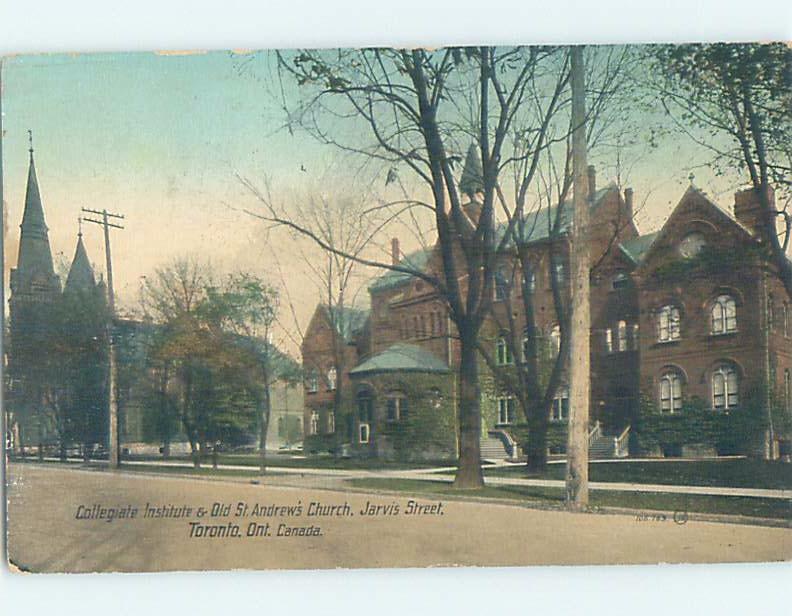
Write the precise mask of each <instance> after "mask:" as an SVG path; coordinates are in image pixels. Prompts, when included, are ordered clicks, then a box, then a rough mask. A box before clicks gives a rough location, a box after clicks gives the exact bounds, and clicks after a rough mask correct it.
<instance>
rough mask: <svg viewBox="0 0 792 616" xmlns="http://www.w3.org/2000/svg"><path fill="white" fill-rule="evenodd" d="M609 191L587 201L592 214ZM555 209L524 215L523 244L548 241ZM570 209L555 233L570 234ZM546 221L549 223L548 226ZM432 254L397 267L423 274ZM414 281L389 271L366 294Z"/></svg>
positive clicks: (418, 255) (420, 253)
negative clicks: (524, 242)
mask: <svg viewBox="0 0 792 616" xmlns="http://www.w3.org/2000/svg"><path fill="white" fill-rule="evenodd" d="M612 190H616V191H618V187H617V186H616V184H614V183H613V182H611V183H610V184H608V185H607V186H605V187H603V188H600V189H599V190H597V191H596V192H595V193H594V198H593V199H592V200H591V209H592V210H595V209H596V208H597V207H599V205H600V204H601V203H602V200H603V198H604V197H605V195H607V194H608V193H609V192H611V191H612ZM557 210H558V208H557V207H550V208H546V209H542V210H538V211H536V212H532V213H531V214H528V215H526V217H525V225H524V227H523V229H524V240H525V241H526V243H528V244H532V243H534V242H540V241H542V240H546V239H548V238H549V237H550V224H552V223H554V222H555V217H556V211H557ZM573 214H574V208H573V206H572V202H571V201H566V202H564V209H563V211H562V213H561V228H560V229H559V233H560V234H561V235H564V234H565V233H567V232H568V231H569V230H570V225H571V222H572V219H573ZM548 221H549V222H548ZM506 227H507V225H506V224H505V223H501V224H499V225H498V226H497V229H496V231H495V233H496V237H497V238H498V240H500V239H502V238H503V234H504V233H505V232H506ZM431 254H432V249H431V248H426V249H422V250H418V251H416V252H413V253H411V254H409V255H407V256H406V257H404V258H403V259H402V260H401V262H400V263H399V265H403V266H405V267H409V268H411V269H415V270H418V271H423V270H424V268H425V267H426V264H427V263H428V261H429V257H430V256H431ZM413 279H414V276H413V275H411V274H407V273H404V272H394V271H389V272H387V273H386V274H384V275H383V276H380V277H379V278H376V279H375V280H374V282H372V283H371V284H370V285H369V291H383V290H385V289H393V288H396V287H399V286H401V285H403V284H406V283H408V282H410V281H411V280H413Z"/></svg>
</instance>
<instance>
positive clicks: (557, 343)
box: [550, 325, 561, 355]
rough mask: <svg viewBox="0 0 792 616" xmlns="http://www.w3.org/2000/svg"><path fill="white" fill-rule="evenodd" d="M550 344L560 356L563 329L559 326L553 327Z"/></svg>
mask: <svg viewBox="0 0 792 616" xmlns="http://www.w3.org/2000/svg"><path fill="white" fill-rule="evenodd" d="M550 344H551V346H552V348H553V350H554V351H555V353H556V355H558V353H560V352H561V327H560V326H558V325H553V328H552V329H551V330H550Z"/></svg>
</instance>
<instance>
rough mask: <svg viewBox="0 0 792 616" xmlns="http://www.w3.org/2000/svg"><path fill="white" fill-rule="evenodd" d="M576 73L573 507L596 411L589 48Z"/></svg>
mask: <svg viewBox="0 0 792 616" xmlns="http://www.w3.org/2000/svg"><path fill="white" fill-rule="evenodd" d="M571 67H572V68H571V70H572V123H573V125H574V131H573V133H572V160H573V164H572V172H573V174H574V201H573V202H574V207H575V216H574V221H575V224H574V225H573V228H572V247H571V255H570V262H571V263H570V265H571V267H570V269H571V274H572V278H571V281H570V284H571V287H572V289H571V291H572V297H571V301H572V310H571V315H572V316H571V319H570V321H571V322H570V332H569V341H570V353H569V431H568V435H567V467H566V471H567V472H566V492H567V504H568V505H569V506H570V507H571V508H575V509H577V508H581V507H585V506H586V505H587V504H588V422H589V406H590V390H591V386H590V378H591V365H590V349H589V344H590V338H591V315H590V307H589V301H590V300H589V297H590V293H589V276H590V268H591V265H590V263H589V261H590V259H589V244H588V241H589V240H588V237H587V234H588V222H589V195H588V177H587V166H586V123H585V122H586V109H585V68H584V65H583V48H582V47H579V46H577V47H573V48H572V52H571Z"/></svg>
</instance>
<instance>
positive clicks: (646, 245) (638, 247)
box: [619, 231, 660, 265]
mask: <svg viewBox="0 0 792 616" xmlns="http://www.w3.org/2000/svg"><path fill="white" fill-rule="evenodd" d="M658 235H660V232H659V231H655V232H654V233H646V234H644V235H639V236H638V237H634V238H632V239H630V240H625V241H623V242H622V243H621V244H619V248H621V251H622V252H623V253H624V254H625V255H626V256H627V258H628V259H630V260H631V261H632V262H633V263H635V264H636V265H638V264H639V263H640V262H641V261H642V260H643V258H644V255H646V253H647V252H648V251H649V249H650V248H651V247H652V244H653V243H654V241H655V239H657V236H658Z"/></svg>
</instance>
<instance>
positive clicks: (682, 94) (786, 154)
mask: <svg viewBox="0 0 792 616" xmlns="http://www.w3.org/2000/svg"><path fill="white" fill-rule="evenodd" d="M650 56H651V59H652V60H653V61H654V68H655V71H656V73H655V79H654V87H655V88H656V89H657V91H658V92H659V94H660V100H661V101H662V103H663V105H664V107H665V110H666V111H667V112H668V114H669V115H670V116H671V117H672V119H673V120H674V122H675V125H676V127H677V128H678V129H679V130H680V131H682V132H683V133H685V134H687V135H688V136H689V137H690V138H691V139H693V140H694V141H695V142H696V143H698V144H699V145H701V146H702V147H703V148H705V149H706V150H708V151H709V152H710V153H711V156H712V164H713V166H714V167H715V169H716V171H717V172H718V173H724V172H726V171H728V170H736V171H737V172H739V173H740V174H743V175H744V177H746V178H747V179H748V180H749V181H750V183H751V186H752V187H753V190H754V192H755V194H756V198H757V200H758V202H759V203H760V205H761V208H762V212H763V216H762V218H761V221H760V229H759V232H760V235H761V237H762V239H763V242H764V244H765V247H766V250H767V251H768V254H769V256H770V257H771V258H772V260H773V263H774V264H775V266H776V268H777V270H778V272H779V275H780V277H781V279H782V280H783V282H784V285H785V287H786V289H787V292H788V293H790V295H792V262H790V261H789V259H788V258H787V249H788V248H789V244H790V239H791V238H790V236H791V235H792V215H791V214H790V212H789V204H790V189H791V188H792V113H790V109H792V70H790V67H792V48H790V47H789V45H787V44H785V43H769V44H760V43H751V44H745V43H710V44H696V45H662V46H658V47H652V48H650ZM773 187H775V189H776V191H777V195H776V197H777V199H776V201H775V202H774V200H773V199H772V196H771V194H772V190H773ZM776 203H780V205H776ZM779 227H780V228H781V231H780V232H779Z"/></svg>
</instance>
